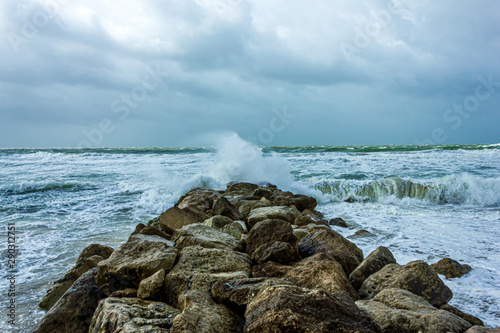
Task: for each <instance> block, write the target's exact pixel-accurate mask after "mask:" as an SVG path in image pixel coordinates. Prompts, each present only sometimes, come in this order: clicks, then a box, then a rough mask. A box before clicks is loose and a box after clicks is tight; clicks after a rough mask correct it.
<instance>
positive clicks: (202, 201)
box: [175, 187, 220, 213]
mask: <svg viewBox="0 0 500 333" xmlns="http://www.w3.org/2000/svg"><path fill="white" fill-rule="evenodd" d="M189 197H192V198H189ZM218 197H220V193H219V192H217V191H214V190H212V189H211V188H205V187H197V188H194V189H192V190H190V191H189V192H187V193H186V194H185V195H183V196H182V197H180V198H179V201H177V203H176V204H175V206H176V207H178V206H180V207H179V208H184V207H192V208H195V209H197V210H201V211H203V212H205V213H206V212H207V211H206V210H208V209H211V208H212V206H213V204H214V201H215V200H216V199H217V198H218ZM188 198H189V199H188ZM207 201H208V204H207Z"/></svg>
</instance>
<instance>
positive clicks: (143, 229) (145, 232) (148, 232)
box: [132, 223, 172, 240]
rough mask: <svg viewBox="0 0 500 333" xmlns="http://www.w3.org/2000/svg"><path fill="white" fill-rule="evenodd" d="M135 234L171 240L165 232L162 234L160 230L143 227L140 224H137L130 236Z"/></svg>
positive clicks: (152, 227)
mask: <svg viewBox="0 0 500 333" xmlns="http://www.w3.org/2000/svg"><path fill="white" fill-rule="evenodd" d="M137 234H140V235H150V236H160V237H163V238H165V239H168V240H170V239H171V238H172V236H170V235H169V234H167V233H166V232H163V231H162V230H160V229H158V228H156V227H154V226H147V225H144V224H142V223H139V224H138V225H137V227H136V228H135V230H134V232H133V233H132V235H137Z"/></svg>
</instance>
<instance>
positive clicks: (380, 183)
mask: <svg viewBox="0 0 500 333" xmlns="http://www.w3.org/2000/svg"><path fill="white" fill-rule="evenodd" d="M314 188H315V189H317V190H320V191H321V192H322V193H323V194H324V195H326V196H327V197H328V198H329V199H330V200H332V201H338V202H341V201H345V202H377V201H383V200H386V199H387V198H389V197H393V198H398V199H404V198H414V199H419V200H424V201H427V202H430V203H435V204H472V205H479V206H483V207H497V206H500V178H488V179H484V178H480V177H477V176H473V175H469V174H461V175H451V176H445V177H443V178H439V179H434V180H432V181H425V182H424V181H415V180H410V179H402V178H398V177H391V178H385V179H381V180H371V181H350V180H336V181H322V182H319V183H316V184H315V185H314Z"/></svg>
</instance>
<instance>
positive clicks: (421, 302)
mask: <svg viewBox="0 0 500 333" xmlns="http://www.w3.org/2000/svg"><path fill="white" fill-rule="evenodd" d="M356 305H357V306H358V307H359V308H360V309H361V310H362V311H363V312H364V313H365V314H366V315H367V316H368V317H370V320H371V321H372V322H373V323H374V324H375V325H376V326H377V327H378V329H379V330H380V332H382V333H386V332H387V333H393V332H407V333H447V332H464V331H465V330H467V329H468V328H470V327H471V324H469V323H468V322H467V321H465V320H463V319H462V318H460V317H458V316H456V315H454V314H452V313H450V312H448V311H443V310H438V309H436V308H435V307H434V306H432V305H431V304H429V303H428V302H427V301H426V300H425V299H423V298H422V297H420V296H417V295H414V294H412V293H411V292H409V291H406V290H402V289H392V288H389V289H384V290H382V291H381V292H380V293H378V294H377V296H375V297H374V298H373V299H372V300H369V301H357V302H356Z"/></svg>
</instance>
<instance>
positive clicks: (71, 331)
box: [31, 268, 105, 333]
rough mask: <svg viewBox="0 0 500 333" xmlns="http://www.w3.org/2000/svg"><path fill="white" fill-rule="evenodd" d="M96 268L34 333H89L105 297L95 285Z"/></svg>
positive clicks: (82, 278) (74, 286) (39, 324)
mask: <svg viewBox="0 0 500 333" xmlns="http://www.w3.org/2000/svg"><path fill="white" fill-rule="evenodd" d="M96 274H97V270H96V269H95V268H93V269H91V270H89V271H88V272H86V273H85V274H83V275H82V276H81V277H80V278H79V279H78V280H76V282H75V283H74V284H73V286H72V287H71V288H70V289H69V290H68V291H67V292H66V293H65V294H64V295H63V296H62V297H61V298H60V299H59V300H58V301H57V303H56V304H55V305H54V306H53V307H52V309H51V310H50V311H49V312H47V314H46V315H45V316H44V317H43V318H42V319H41V320H40V322H39V323H38V324H37V325H36V326H35V328H34V329H33V330H32V331H31V332H32V333H53V332H57V333H87V332H88V331H89V326H90V323H91V320H92V315H93V314H94V311H95V309H96V308H97V304H98V302H99V301H100V300H101V299H103V298H104V297H105V295H104V293H103V292H102V291H101V290H100V289H99V287H98V286H97V284H96V283H95V277H96Z"/></svg>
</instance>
